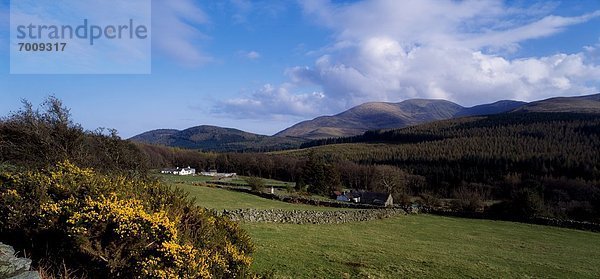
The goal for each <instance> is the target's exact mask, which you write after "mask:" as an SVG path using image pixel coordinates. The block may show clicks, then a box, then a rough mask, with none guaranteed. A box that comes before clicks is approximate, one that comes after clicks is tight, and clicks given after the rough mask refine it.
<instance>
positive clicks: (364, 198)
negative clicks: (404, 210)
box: [333, 190, 394, 206]
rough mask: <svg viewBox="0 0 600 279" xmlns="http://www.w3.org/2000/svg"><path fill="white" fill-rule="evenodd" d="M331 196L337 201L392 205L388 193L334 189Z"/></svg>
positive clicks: (392, 201) (392, 199)
mask: <svg viewBox="0 0 600 279" xmlns="http://www.w3.org/2000/svg"><path fill="white" fill-rule="evenodd" d="M333 197H334V198H335V199H336V200H337V201H345V202H355V203H364V204H373V205H381V206H392V205H394V198H392V195H390V194H388V193H377V192H366V191H354V190H353V191H349V192H343V193H342V192H340V191H334V192H333Z"/></svg>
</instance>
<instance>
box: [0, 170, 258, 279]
mask: <svg viewBox="0 0 600 279" xmlns="http://www.w3.org/2000/svg"><path fill="white" fill-rule="evenodd" d="M0 185H1V186H0V237H1V238H2V239H3V240H4V241H5V240H7V239H8V240H10V241H9V242H10V243H11V244H13V245H16V246H17V247H18V248H22V249H25V250H26V251H27V252H28V255H31V256H32V257H33V258H34V259H41V258H44V260H45V261H46V262H49V263H50V264H51V265H55V266H56V267H57V268H58V267H59V266H61V265H62V264H66V265H67V266H68V267H70V268H72V269H74V270H84V271H85V274H82V275H85V276H87V277H90V278H222V277H231V278H233V277H236V278H238V277H246V276H249V266H250V264H251V261H252V258H251V253H252V245H251V243H250V239H249V237H248V236H247V235H246V234H245V233H244V232H243V231H241V230H240V229H239V228H238V226H237V224H235V223H233V222H231V221H228V220H225V219H223V218H221V217H218V216H215V215H214V214H213V213H211V212H209V211H207V210H204V209H201V208H198V207H196V206H194V205H193V204H192V203H191V202H190V201H188V200H187V199H186V197H185V195H184V194H182V193H180V192H178V191H174V190H171V189H170V188H169V187H167V186H165V185H162V184H161V183H159V182H157V181H151V180H132V179H130V178H125V177H123V176H118V175H115V176H109V175H103V174H98V173H96V172H94V171H93V170H91V169H85V168H79V167H77V166H75V165H73V164H71V163H69V162H68V161H65V162H62V163H59V164H57V165H56V166H55V167H52V168H51V169H49V170H47V171H21V172H14V171H10V170H8V171H3V172H2V173H1V174H0Z"/></svg>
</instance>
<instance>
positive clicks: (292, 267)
mask: <svg viewBox="0 0 600 279" xmlns="http://www.w3.org/2000/svg"><path fill="white" fill-rule="evenodd" d="M243 227H244V228H245V229H246V230H247V231H248V232H249V233H250V235H251V236H252V239H253V241H254V242H255V244H256V245H257V248H256V253H255V263H254V265H253V268H254V269H255V270H256V271H259V272H270V271H274V274H275V277H276V278H599V276H600V234H598V233H591V232H584V231H576V230H568V229H560V228H554V227H545V226H538V225H528V224H520V223H512V222H500V221H489V220H472V219H460V218H449V217H438V216H431V215H410V216H402V217H396V218H391V219H386V220H377V221H371V222H364V223H355V224H343V225H291V224H244V225H243Z"/></svg>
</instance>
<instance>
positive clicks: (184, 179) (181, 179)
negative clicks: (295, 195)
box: [157, 174, 295, 187]
mask: <svg viewBox="0 0 600 279" xmlns="http://www.w3.org/2000/svg"><path fill="white" fill-rule="evenodd" d="M157 176H158V177H159V178H161V179H162V180H164V181H166V182H169V183H190V184H191V183H194V182H210V181H216V180H215V179H214V177H210V176H202V175H197V176H191V175H172V174H157ZM244 178H246V176H238V177H237V178H234V179H229V180H225V181H227V182H231V183H236V184H243V185H246V184H247V183H246V181H245V180H244ZM263 180H264V182H265V185H267V186H274V187H286V186H288V185H290V186H292V187H293V186H294V185H295V183H292V182H284V181H279V180H274V179H263Z"/></svg>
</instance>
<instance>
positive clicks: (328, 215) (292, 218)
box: [219, 208, 406, 224]
mask: <svg viewBox="0 0 600 279" xmlns="http://www.w3.org/2000/svg"><path fill="white" fill-rule="evenodd" d="M219 214H220V215H223V216H226V217H229V218H230V219H231V220H233V221H242V222H249V223H288V224H343V223H353V222H363V221H371V220H376V219H383V218H388V217H393V216H398V215H405V214H406V211H404V210H402V209H398V208H395V209H357V210H336V211H315V210H307V211H305V210H283V209H266V210H258V209H234V210H223V211H221V212H220V213H219Z"/></svg>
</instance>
